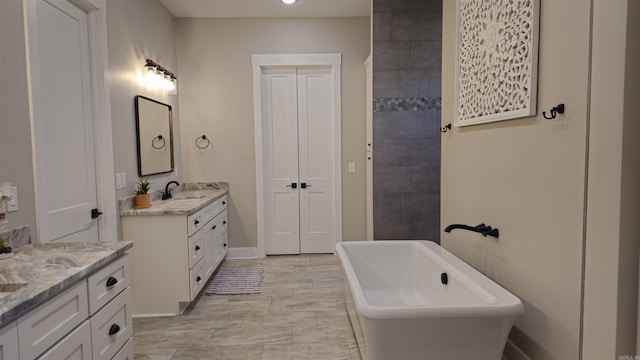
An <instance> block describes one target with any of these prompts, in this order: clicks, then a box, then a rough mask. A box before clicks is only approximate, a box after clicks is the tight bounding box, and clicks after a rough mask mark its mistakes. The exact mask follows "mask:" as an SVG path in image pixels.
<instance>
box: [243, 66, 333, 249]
mask: <svg viewBox="0 0 640 360" xmlns="http://www.w3.org/2000/svg"><path fill="white" fill-rule="evenodd" d="M341 64H342V55H341V54H253V55H251V66H252V67H253V118H254V129H255V131H254V135H255V151H256V206H257V208H256V218H257V219H256V220H257V231H258V233H257V237H258V253H257V256H258V257H261V258H263V257H265V256H266V244H265V240H266V233H265V231H266V226H265V209H264V206H265V200H264V196H265V195H266V191H265V186H266V185H265V181H264V180H265V179H264V154H263V151H262V149H263V146H264V141H263V134H264V131H263V130H264V129H263V125H264V124H263V121H262V111H261V110H262V86H260V82H261V76H262V69H264V68H269V67H277V66H325V67H331V72H332V75H333V104H334V107H333V111H334V114H333V121H334V124H333V126H334V134H333V136H334V139H335V152H334V159H333V163H334V166H335V169H334V183H335V194H334V201H335V204H336V206H335V210H336V211H335V214H333V216H334V223H335V234H334V237H335V241H336V243H339V242H342V171H341V169H342V167H341V164H342V127H341V124H342V116H341V114H342V106H341V99H342V95H341V92H340V89H341V82H340V79H341Z"/></svg>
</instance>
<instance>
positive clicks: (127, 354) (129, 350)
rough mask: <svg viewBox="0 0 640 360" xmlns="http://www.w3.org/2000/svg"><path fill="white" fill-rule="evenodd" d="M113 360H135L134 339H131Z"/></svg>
mask: <svg viewBox="0 0 640 360" xmlns="http://www.w3.org/2000/svg"><path fill="white" fill-rule="evenodd" d="M112 360H133V339H129V341H127V343H126V344H124V346H123V347H122V349H120V351H118V353H117V354H116V356H114V357H113V359H112Z"/></svg>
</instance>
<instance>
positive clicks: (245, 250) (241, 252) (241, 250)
mask: <svg viewBox="0 0 640 360" xmlns="http://www.w3.org/2000/svg"><path fill="white" fill-rule="evenodd" d="M226 259H227V260H240V259H258V248H257V247H238V248H229V252H228V253H227V257H226Z"/></svg>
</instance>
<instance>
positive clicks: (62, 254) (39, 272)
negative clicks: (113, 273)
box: [0, 241, 133, 328]
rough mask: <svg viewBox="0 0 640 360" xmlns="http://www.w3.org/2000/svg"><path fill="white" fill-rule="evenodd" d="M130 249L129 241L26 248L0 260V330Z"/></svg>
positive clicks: (31, 246)
mask: <svg viewBox="0 0 640 360" xmlns="http://www.w3.org/2000/svg"><path fill="white" fill-rule="evenodd" d="M131 247H133V243H132V242H131V241H115V242H100V243H59V244H56V243H53V244H34V245H26V246H23V247H21V248H20V249H18V250H17V251H16V253H15V254H14V256H13V257H11V258H9V259H4V260H0V328H2V327H4V326H5V325H7V324H9V323H10V322H12V321H13V320H16V319H17V318H19V317H20V316H22V315H24V314H25V313H27V312H28V311H29V310H31V309H33V308H35V307H37V306H39V305H42V304H43V303H45V302H46V301H47V300H49V299H51V298H53V297H54V296H55V295H57V294H59V293H61V292H63V291H64V290H66V289H68V288H69V287H71V286H72V285H74V284H76V283H77V282H78V281H79V280H81V279H82V278H84V277H87V276H88V275H90V274H92V273H93V272H95V271H96V270H98V269H99V268H101V267H102V266H104V265H106V264H107V263H109V262H111V261H112V260H114V259H116V258H118V257H120V256H122V255H123V254H124V253H125V252H126V251H127V250H128V249H130V248H131Z"/></svg>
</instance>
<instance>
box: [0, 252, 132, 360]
mask: <svg viewBox="0 0 640 360" xmlns="http://www.w3.org/2000/svg"><path fill="white" fill-rule="evenodd" d="M16 325H17V326H16ZM11 326H14V328H16V330H17V339H16V342H15V343H14V345H15V347H16V348H19V356H17V355H15V353H14V354H13V355H12V356H8V355H7V357H4V353H3V357H2V359H5V358H6V359H20V360H32V359H51V360H58V359H69V358H73V359H94V360H106V359H112V358H113V357H114V356H115V355H116V354H117V353H119V352H121V351H125V352H128V353H127V356H129V357H132V356H133V352H132V350H131V349H129V350H128V348H125V346H124V345H125V344H127V343H128V342H129V341H130V339H131V335H132V333H133V331H132V324H131V309H130V290H129V270H128V261H127V256H126V255H124V256H121V257H120V258H118V259H116V260H114V261H113V262H111V263H109V264H107V265H106V266H104V267H102V268H101V269H99V270H97V271H96V272H94V273H93V274H90V275H89V276H88V277H85V278H83V279H82V280H80V281H79V282H77V283H76V284H75V285H73V286H71V287H70V288H69V289H67V290H65V291H64V292H62V293H61V294H59V295H57V296H55V297H53V298H52V299H50V300H48V301H46V302H45V303H44V304H42V305H40V306H38V307H36V308H35V309H33V310H31V311H29V312H28V313H26V314H25V315H23V316H21V317H20V318H18V320H17V321H16V322H15V325H9V326H8V327H7V328H5V329H2V330H1V331H0V341H4V338H3V336H5V333H3V332H7V334H11V332H12V330H11ZM2 345H3V352H4V344H2Z"/></svg>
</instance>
